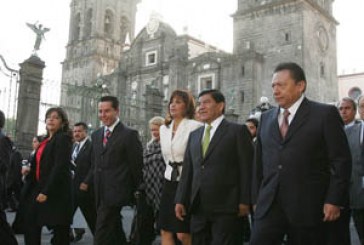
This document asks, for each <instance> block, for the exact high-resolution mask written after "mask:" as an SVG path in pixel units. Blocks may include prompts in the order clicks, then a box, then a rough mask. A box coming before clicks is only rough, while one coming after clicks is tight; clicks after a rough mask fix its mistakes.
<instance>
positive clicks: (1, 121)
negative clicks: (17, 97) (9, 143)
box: [0, 110, 5, 128]
mask: <svg viewBox="0 0 364 245" xmlns="http://www.w3.org/2000/svg"><path fill="white" fill-rule="evenodd" d="M4 125H5V114H4V112H3V111H1V110H0V128H3V127H4Z"/></svg>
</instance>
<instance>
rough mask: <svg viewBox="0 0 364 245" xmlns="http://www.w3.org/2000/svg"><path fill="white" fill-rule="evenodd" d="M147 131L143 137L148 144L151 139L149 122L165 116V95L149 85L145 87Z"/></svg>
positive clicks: (145, 130)
mask: <svg viewBox="0 0 364 245" xmlns="http://www.w3.org/2000/svg"><path fill="white" fill-rule="evenodd" d="M144 96H145V123H144V125H145V129H144V135H142V140H143V142H145V143H146V141H147V139H148V138H149V135H150V133H149V125H148V122H149V120H150V119H152V118H153V117H155V116H161V117H164V115H163V95H162V93H161V92H160V91H159V89H158V88H156V87H153V86H150V85H147V86H146V87H145V95H144Z"/></svg>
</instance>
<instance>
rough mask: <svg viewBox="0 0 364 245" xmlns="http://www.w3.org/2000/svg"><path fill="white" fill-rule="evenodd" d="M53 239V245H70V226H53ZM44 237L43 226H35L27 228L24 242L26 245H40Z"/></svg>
mask: <svg viewBox="0 0 364 245" xmlns="http://www.w3.org/2000/svg"><path fill="white" fill-rule="evenodd" d="M52 229H53V238H52V245H69V244H70V237H69V229H70V227H69V226H61V225H56V226H52ZM41 237H42V226H40V225H37V224H33V225H30V227H26V229H25V233H24V241H25V244H26V245H40V244H41Z"/></svg>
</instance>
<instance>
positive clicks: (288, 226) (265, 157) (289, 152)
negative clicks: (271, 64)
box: [250, 63, 351, 245]
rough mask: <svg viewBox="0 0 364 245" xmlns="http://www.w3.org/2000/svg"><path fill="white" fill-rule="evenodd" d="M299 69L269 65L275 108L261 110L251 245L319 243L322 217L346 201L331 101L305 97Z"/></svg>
mask: <svg viewBox="0 0 364 245" xmlns="http://www.w3.org/2000/svg"><path fill="white" fill-rule="evenodd" d="M306 85H307V84H306V78H305V74H304V71H303V70H302V68H301V67H300V66H298V65H297V64H295V63H282V64H280V65H278V66H277V68H276V69H275V71H274V75H273V80H272V88H273V96H274V98H275V100H276V102H277V103H278V105H279V108H275V109H271V110H269V111H267V112H265V113H263V114H262V117H261V121H260V126H259V129H258V136H257V146H256V161H255V164H254V166H255V171H254V174H253V178H254V182H253V183H254V184H253V186H254V187H255V188H254V191H253V193H255V194H256V195H255V196H254V198H253V199H256V210H255V216H254V226H253V234H252V238H251V242H250V244H251V245H267V244H272V245H275V244H281V242H282V239H283V237H284V236H285V235H287V237H288V243H289V244H295V245H296V244H305V245H306V244H310V245H312V244H325V243H323V242H322V240H321V239H322V235H324V234H325V232H322V231H323V229H322V227H325V225H324V222H331V221H334V220H337V219H338V218H339V217H340V213H341V208H343V207H345V206H346V205H347V200H348V191H349V183H350V173H351V156H350V150H349V146H348V142H347V139H346V135H345V132H344V129H343V122H342V120H341V118H340V115H339V113H338V111H337V109H336V108H335V107H334V106H331V105H326V104H321V103H317V102H313V101H310V100H308V99H307V98H305V96H304V91H305V89H306Z"/></svg>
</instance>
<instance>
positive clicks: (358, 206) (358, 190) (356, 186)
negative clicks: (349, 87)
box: [338, 97, 364, 244]
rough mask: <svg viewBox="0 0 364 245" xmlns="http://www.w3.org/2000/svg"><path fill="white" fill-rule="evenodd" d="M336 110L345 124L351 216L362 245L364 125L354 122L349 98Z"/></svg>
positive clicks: (363, 225) (351, 101)
mask: <svg viewBox="0 0 364 245" xmlns="http://www.w3.org/2000/svg"><path fill="white" fill-rule="evenodd" d="M338 108H339V112H340V116H341V118H342V119H343V121H344V123H345V133H346V136H347V137H348V141H349V146H350V151H351V158H352V171H351V185H350V208H351V214H352V217H353V220H354V224H355V227H356V230H357V232H358V235H359V239H360V241H361V244H364V188H363V183H364V179H363V176H364V148H363V131H364V130H363V128H364V124H363V122H362V121H361V120H355V115H356V103H355V101H354V100H353V99H351V98H349V97H345V98H342V99H341V101H340V103H339V106H338ZM348 216H349V217H348V218H347V223H349V220H350V215H348ZM346 227H348V225H346ZM345 230H346V229H345ZM342 232H343V229H341V233H342Z"/></svg>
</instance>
